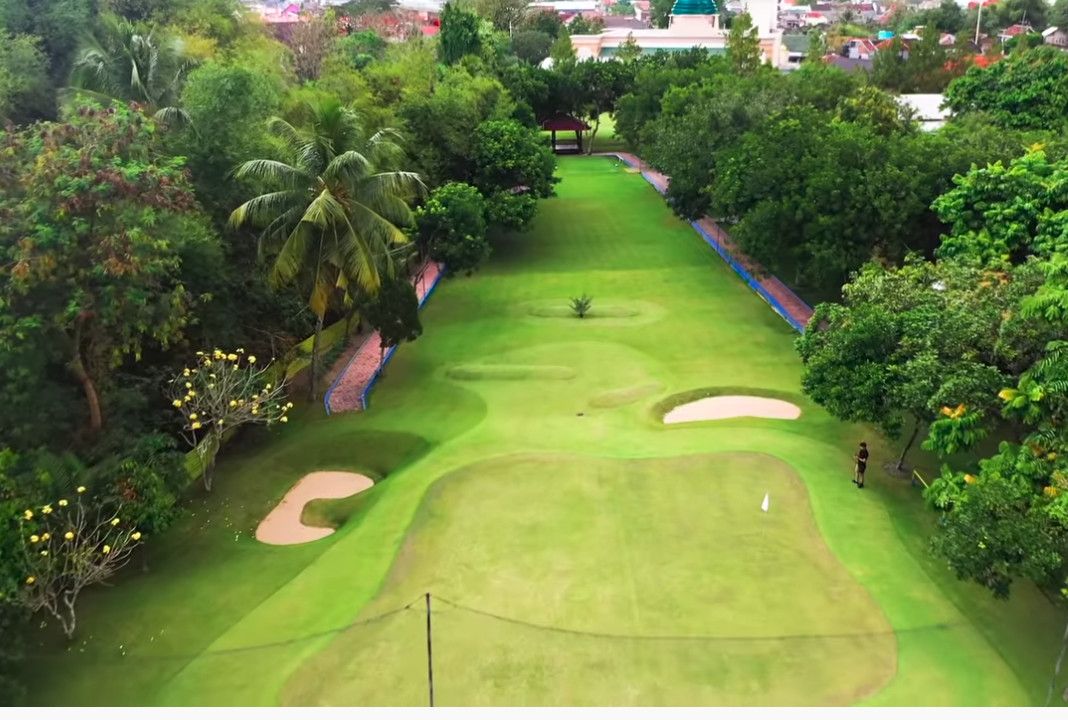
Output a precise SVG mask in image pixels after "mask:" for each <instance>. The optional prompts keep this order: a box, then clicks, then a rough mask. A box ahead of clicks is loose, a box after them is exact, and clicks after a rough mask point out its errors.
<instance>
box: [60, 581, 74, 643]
mask: <svg viewBox="0 0 1068 720" xmlns="http://www.w3.org/2000/svg"><path fill="white" fill-rule="evenodd" d="M77 600H78V597H77V596H76V595H71V594H70V593H69V592H65V593H63V598H62V601H63V607H61V608H60V609H59V612H57V613H56V617H57V618H59V624H60V625H62V626H63V634H64V635H66V636H67V639H68V640H71V639H73V638H74V631H75V630H76V629H77V628H78V616H77V615H75V614H74V603H75V602H77Z"/></svg>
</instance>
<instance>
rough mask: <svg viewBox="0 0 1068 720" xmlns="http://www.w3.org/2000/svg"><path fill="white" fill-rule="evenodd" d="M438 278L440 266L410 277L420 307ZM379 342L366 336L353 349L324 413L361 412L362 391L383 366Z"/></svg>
mask: <svg viewBox="0 0 1068 720" xmlns="http://www.w3.org/2000/svg"><path fill="white" fill-rule="evenodd" d="M440 275H441V265H439V264H438V263H435V262H429V263H427V264H426V265H424V266H423V267H422V268H420V270H419V271H417V272H416V274H415V275H414V276H412V284H413V285H414V286H415V294H416V295H417V296H418V297H419V305H420V306H422V304H423V301H424V300H426V297H427V295H429V294H430V291H431V290H432V289H433V288H434V283H435V282H436V281H437V279H438V277H439V276H440ZM379 342H380V336H379V334H378V332H377V331H375V332H373V333H371V334H370V335H369V336H367V339H366V340H364V341H363V344H361V345H360V346H359V348H357V349H356V352H355V353H354V354H353V355H352V358H351V359H350V360H349V361H348V364H347V365H345V369H344V370H342V371H341V374H340V375H339V377H338V379H337V380H336V381H335V382H334V384H333V385H332V386H331V387H330V389H329V390H328V391H327V393H326V399H325V404H326V410H327V412H329V413H337V412H346V411H348V410H363V409H364V407H363V401H362V398H363V393H364V390H366V389H367V385H368V383H370V382H371V380H372V379H373V378H374V376H375V374H376V373H377V372H378V370H379V368H381V366H382V365H383V364H384V363H383V362H382V349H381V348H380V347H379ZM387 360H388V358H387Z"/></svg>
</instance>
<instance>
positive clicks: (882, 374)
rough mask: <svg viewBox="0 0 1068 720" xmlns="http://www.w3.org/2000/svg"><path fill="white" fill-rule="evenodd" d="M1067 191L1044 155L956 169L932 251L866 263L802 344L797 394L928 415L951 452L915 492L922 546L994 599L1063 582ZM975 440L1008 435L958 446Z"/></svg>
mask: <svg viewBox="0 0 1068 720" xmlns="http://www.w3.org/2000/svg"><path fill="white" fill-rule="evenodd" d="M1066 192H1068V161H1066V160H1060V161H1058V162H1051V161H1049V160H1048V158H1047V157H1046V155H1045V153H1043V152H1042V151H1033V152H1031V153H1029V154H1028V155H1026V156H1024V157H1022V158H1019V159H1017V160H1015V161H1013V162H1012V163H1011V164H1009V165H1007V166H1006V165H1002V164H1001V163H996V164H993V165H989V166H986V167H974V168H973V169H972V170H971V171H969V172H968V173H967V174H965V175H960V176H957V177H956V178H954V187H953V188H952V189H951V190H949V191H948V192H946V193H945V194H943V195H942V196H941V197H939V198H938V199H937V201H936V202H935V203H934V207H935V209H936V210H937V212H938V213H939V216H940V218H941V220H942V221H943V222H944V223H946V225H947V226H948V228H949V233H948V234H947V235H946V236H945V237H944V238H943V240H942V242H941V245H940V247H939V249H938V258H939V259H938V260H937V261H924V260H921V259H919V258H914V259H912V260H911V261H910V262H909V263H908V264H907V265H905V266H904V267H903V268H901V269H894V270H887V269H885V268H882V267H880V266H878V265H874V264H870V265H867V266H865V267H864V268H863V270H862V271H861V272H860V273H859V274H858V275H857V276H856V277H855V278H854V280H853V281H852V282H851V283H850V284H849V285H847V286H846V288H845V290H844V294H845V298H846V302H845V303H844V304H843V305H837V304H827V305H821V306H820V307H819V308H817V311H816V315H815V316H814V318H813V321H812V322H811V323H810V325H809V329H808V330H807V331H806V333H805V335H804V336H803V337H802V338H801V340H799V341H798V349H799V351H800V353H801V356H802V359H803V360H804V362H805V375H804V380H803V385H804V387H805V391H806V392H807V393H808V394H809V395H810V396H811V397H813V398H814V399H815V400H816V401H817V402H819V403H820V404H822V405H824V406H825V407H827V408H828V409H829V410H830V411H831V412H833V413H834V414H835V415H837V416H839V417H843V418H850V419H864V420H868V421H873V422H877V423H879V424H881V425H883V427H884V428H885V429H886V430H887V431H889V432H891V433H892V434H893V433H896V432H897V430H898V427H899V425H900V418H902V417H903V416H910V417H912V418H913V419H914V420H915V422H916V425H915V427H916V429H917V431H918V432H919V431H922V430H923V429H924V428H926V427H928V426H929V428H930V434H929V436H928V438H927V440H926V442H925V443H924V447H926V448H928V449H930V450H933V451H935V452H937V453H939V454H940V455H942V456H944V457H946V459H947V462H946V464H945V465H944V466H943V469H942V472H941V474H940V476H938V477H937V478H936V479H935V480H934V482H932V483H931V486H930V488H929V489H928V490H927V493H926V496H927V499H928V500H929V502H930V503H931V504H932V506H934V507H935V508H937V509H938V510H940V511H942V512H943V513H944V515H943V519H942V523H941V530H940V532H939V533H938V534H937V535H936V537H935V539H934V549H935V551H936V552H937V553H939V554H940V555H942V556H943V557H944V558H945V559H946V560H947V561H948V563H949V565H950V566H951V567H952V568H953V569H954V571H955V572H956V573H957V574H958V576H960V577H962V578H967V579H971V580H975V581H977V582H979V583H982V584H983V585H985V586H986V587H988V588H989V589H990V590H991V591H992V592H993V593H994V594H995V595H997V596H1001V597H1004V596H1006V595H1007V594H1008V592H1009V588H1010V586H1011V584H1012V582H1013V580H1014V578H1018V577H1026V578H1029V579H1032V580H1035V581H1037V582H1039V583H1041V584H1042V585H1045V586H1047V587H1052V588H1054V589H1055V588H1057V587H1060V586H1062V585H1064V584H1065V578H1064V577H1063V575H1061V574H1060V573H1061V571H1062V569H1063V566H1064V563H1065V561H1066V559H1068V511H1066V508H1068V505H1066V503H1068V500H1065V497H1066V495H1065V491H1066V490H1068V465H1066V464H1065V462H1066V461H1065V458H1066V457H1068V456H1066V454H1065V453H1066V451H1068V436H1066V434H1065V426H1066V420H1068V416H1066V415H1065V411H1066V408H1068V403H1066V398H1068V384H1066V383H1065V378H1066V377H1068V372H1066V371H1068V364H1066V362H1065V360H1066V358H1068V351H1066V348H1068V344H1066V341H1068V322H1066V321H1068V313H1066V312H1065V310H1066V309H1068V303H1066V302H1065V300H1066V298H1068V282H1066V279H1068V274H1066V273H1065V272H1064V267H1065V263H1064V257H1065V252H1066V251H1068V213H1066V212H1065V210H1064V207H1065V198H1066V196H1065V193H1066ZM987 435H994V436H1000V437H1012V438H1014V440H1013V441H1004V442H1002V443H1001V444H1000V445H999V447H998V449H997V451H996V452H995V453H994V454H993V455H991V456H989V457H985V458H982V459H980V460H978V462H976V461H975V458H974V456H971V457H970V458H968V457H967V456H962V455H960V453H961V452H962V451H970V450H973V449H974V448H975V447H976V446H977V444H978V442H979V441H980V440H982V439H983V438H984V437H986V436H987ZM962 457H965V458H966V459H964V460H962V459H961V458H962Z"/></svg>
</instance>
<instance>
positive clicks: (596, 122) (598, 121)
mask: <svg viewBox="0 0 1068 720" xmlns="http://www.w3.org/2000/svg"><path fill="white" fill-rule="evenodd" d="M600 127H601V116H600V114H598V115H597V119H596V120H594V121H593V130H591V131H590V137H589V138H588V139H587V140H586V154H587V155H593V141H594V140H596V139H597V131H598V130H599V129H600Z"/></svg>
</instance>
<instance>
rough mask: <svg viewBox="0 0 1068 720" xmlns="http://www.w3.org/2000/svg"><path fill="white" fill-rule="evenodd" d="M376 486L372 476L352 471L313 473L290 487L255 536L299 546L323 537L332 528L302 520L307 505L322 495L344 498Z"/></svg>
mask: <svg viewBox="0 0 1068 720" xmlns="http://www.w3.org/2000/svg"><path fill="white" fill-rule="evenodd" d="M372 485H374V482H373V481H372V480H371V478H369V477H366V476H364V475H358V474H356V473H350V472H313V473H308V474H307V475H305V476H304V477H302V478H301V479H300V482H298V483H297V484H296V485H294V486H293V487H292V488H290V490H289V492H287V493H286V496H285V497H284V498H282V502H280V503H278V505H277V506H276V507H275V508H274V510H271V512H270V513H269V514H268V515H267V517H265V518H264V519H263V522H261V523H260V525H259V527H257V528H256V539H257V540H259V541H260V542H262V543H267V544H268V545H296V544H298V543H306V542H311V541H312V540H320V539H322V538H324V537H326V536H327V535H331V534H333V532H334V529H333V528H325V527H311V526H310V525H305V524H304V523H302V522H301V521H300V516H301V513H302V512H304V506H305V505H307V504H308V503H309V502H311V501H312V500H318V499H320V498H330V499H336V498H345V497H349V496H351V495H355V494H356V493H359V492H363V491H364V490H366V489H368V488H369V487H371V486H372Z"/></svg>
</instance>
